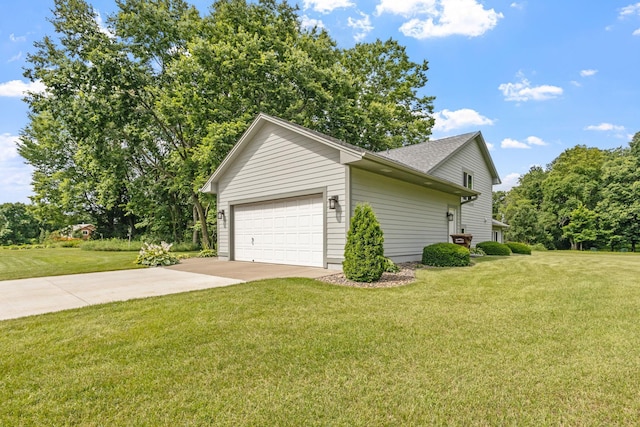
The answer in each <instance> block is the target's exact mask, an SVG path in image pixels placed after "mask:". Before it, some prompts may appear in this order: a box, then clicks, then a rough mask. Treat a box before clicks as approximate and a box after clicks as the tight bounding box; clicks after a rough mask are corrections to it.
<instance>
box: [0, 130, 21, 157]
mask: <svg viewBox="0 0 640 427" xmlns="http://www.w3.org/2000/svg"><path fill="white" fill-rule="evenodd" d="M17 143H18V137H17V136H15V135H10V134H8V133H3V134H0V162H5V161H7V160H9V159H13V158H14V157H18V148H17V145H16V144H17Z"/></svg>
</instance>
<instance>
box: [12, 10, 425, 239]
mask: <svg viewBox="0 0 640 427" xmlns="http://www.w3.org/2000/svg"><path fill="white" fill-rule="evenodd" d="M116 3H117V7H118V10H117V12H116V13H115V14H113V15H112V16H110V17H109V18H108V19H107V25H106V27H101V26H100V25H99V23H98V21H97V19H96V18H97V15H96V13H95V11H94V10H93V8H92V7H91V5H90V4H89V3H87V2H86V1H84V0H55V7H54V9H53V17H52V18H51V22H52V23H53V25H54V28H55V35H53V36H47V37H45V38H44V39H43V40H41V41H40V42H38V43H36V50H35V52H34V53H32V54H30V55H29V57H28V62H29V64H30V66H29V67H28V68H27V70H26V72H25V75H26V76H27V77H28V78H30V79H31V80H33V81H36V80H39V81H42V82H43V83H44V85H45V86H46V91H45V92H44V93H41V94H31V95H30V96H29V97H28V98H27V102H28V104H29V107H30V121H29V124H28V126H27V127H26V128H25V129H24V130H23V132H22V138H21V144H20V147H19V150H20V154H21V155H22V156H23V157H24V158H25V159H26V160H27V162H28V163H30V164H31V165H32V166H33V167H34V170H35V172H34V174H33V185H34V193H35V196H34V197H33V201H34V203H35V205H36V211H35V212H36V215H38V217H39V219H40V220H41V221H42V222H43V223H47V222H51V223H54V222H56V221H59V220H60V218H62V217H68V216H81V215H83V214H87V213H88V214H89V215H90V216H91V217H92V219H93V220H94V222H95V223H96V225H97V226H98V228H100V229H101V232H103V233H104V235H105V236H109V235H122V233H124V231H125V230H131V229H133V230H138V232H140V233H147V234H150V235H154V236H158V237H162V238H167V239H172V240H174V241H175V240H182V239H184V238H185V237H192V238H194V239H196V238H198V236H199V238H200V239H201V242H202V245H203V246H204V247H209V246H210V244H211V237H212V234H213V232H211V231H210V228H211V227H212V226H213V227H215V217H214V215H211V212H215V209H214V206H215V199H214V198H212V197H211V196H209V195H205V194H201V193H199V192H198V189H199V188H200V187H201V185H202V184H203V183H204V182H205V180H206V179H207V178H208V176H209V175H210V174H211V173H212V172H213V171H214V170H215V169H216V167H217V166H218V165H219V163H220V162H221V161H222V159H223V158H224V157H225V155H226V154H227V153H228V152H229V150H230V149H231V148H232V147H233V144H234V143H235V142H236V141H237V140H238V138H239V136H240V135H241V133H242V132H243V131H244V130H245V129H246V128H247V126H248V124H249V123H250V121H251V120H252V119H253V118H254V117H255V116H256V115H257V114H258V113H259V112H264V113H267V114H272V115H275V116H278V117H281V118H284V119H286V120H290V121H293V122H295V123H298V124H301V125H303V126H307V127H309V128H311V129H314V130H317V131H320V132H324V133H327V134H329V135H331V136H334V137H336V138H340V139H342V140H344V141H346V142H349V143H351V144H354V145H358V146H361V147H365V148H368V149H371V150H376V151H378V150H383V149H386V148H395V147H399V146H401V145H403V144H405V145H406V144H413V143H416V142H422V141H424V140H426V139H428V137H429V135H430V133H431V127H432V126H433V118H432V117H431V114H432V112H433V106H432V102H433V98H432V97H428V96H422V95H420V94H419V93H418V92H419V90H420V89H421V88H423V87H424V85H425V84H426V83H427V77H426V72H427V69H428V67H427V63H426V61H425V62H422V63H414V62H412V61H411V60H410V59H409V57H408V55H407V54H406V52H405V49H404V47H402V46H400V45H399V44H398V43H397V42H395V41H393V40H387V41H380V40H378V41H376V42H374V43H360V44H357V45H356V46H354V47H353V48H349V49H341V48H339V47H337V45H336V43H335V41H334V40H332V39H331V37H330V36H329V35H328V34H327V32H326V31H324V30H323V29H318V28H314V29H310V30H308V29H305V28H303V27H302V26H301V24H300V18H299V16H298V12H297V9H296V8H295V7H291V6H289V5H288V4H287V3H286V2H277V1H275V0H260V1H258V2H251V3H248V2H247V1H245V0H219V1H216V2H214V3H213V5H212V6H211V8H210V10H209V12H208V13H207V14H201V13H200V12H199V11H198V10H196V9H195V8H194V7H193V6H191V5H189V4H188V3H187V2H185V1H183V0H153V1H152V0H117V2H116ZM190 234H192V236H188V235H190Z"/></svg>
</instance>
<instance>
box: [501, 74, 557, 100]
mask: <svg viewBox="0 0 640 427" xmlns="http://www.w3.org/2000/svg"><path fill="white" fill-rule="evenodd" d="M518 77H519V78H520V81H519V82H515V83H502V84H501V85H500V86H498V89H499V90H500V91H501V92H502V94H503V95H504V98H505V101H546V100H548V99H553V98H557V97H559V96H560V95H562V93H563V90H562V88H561V87H558V86H551V85H540V86H531V82H530V81H529V80H527V79H526V78H525V77H524V76H523V75H522V74H521V73H518Z"/></svg>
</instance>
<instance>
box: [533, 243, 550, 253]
mask: <svg viewBox="0 0 640 427" xmlns="http://www.w3.org/2000/svg"><path fill="white" fill-rule="evenodd" d="M531 250H532V251H548V249H547V247H546V246H545V245H543V244H542V243H536V244H535V245H533V246H531Z"/></svg>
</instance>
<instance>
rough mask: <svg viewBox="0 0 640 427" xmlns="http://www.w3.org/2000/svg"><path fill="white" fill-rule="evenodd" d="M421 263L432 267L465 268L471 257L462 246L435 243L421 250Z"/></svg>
mask: <svg viewBox="0 0 640 427" xmlns="http://www.w3.org/2000/svg"><path fill="white" fill-rule="evenodd" d="M422 263H423V264H424V265H430V266H432V267H466V266H468V265H470V264H471V257H470V254H469V249H467V248H465V247H464V246H460V245H456V244H455V243H435V244H433V245H429V246H426V247H425V248H424V249H423V250H422Z"/></svg>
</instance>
